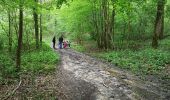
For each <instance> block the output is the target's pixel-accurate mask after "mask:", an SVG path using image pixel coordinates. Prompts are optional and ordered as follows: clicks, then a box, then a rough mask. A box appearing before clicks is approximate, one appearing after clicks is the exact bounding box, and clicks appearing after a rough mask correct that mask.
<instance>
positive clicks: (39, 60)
mask: <svg viewBox="0 0 170 100" xmlns="http://www.w3.org/2000/svg"><path fill="white" fill-rule="evenodd" d="M58 61H59V55H58V54H57V53H55V52H54V51H53V50H52V49H51V48H50V47H49V46H48V45H45V44H43V47H42V48H41V49H40V50H34V51H31V52H25V53H24V54H23V56H22V70H23V71H24V72H29V71H30V72H34V73H48V72H50V71H54V70H55V68H56V66H55V65H56V64H57V62H58Z"/></svg>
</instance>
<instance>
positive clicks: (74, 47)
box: [71, 44, 86, 52]
mask: <svg viewBox="0 0 170 100" xmlns="http://www.w3.org/2000/svg"><path fill="white" fill-rule="evenodd" d="M71 47H72V48H73V49H75V50H77V51H79V52H84V51H85V50H86V49H85V47H84V46H82V45H79V44H73V45H72V46H71Z"/></svg>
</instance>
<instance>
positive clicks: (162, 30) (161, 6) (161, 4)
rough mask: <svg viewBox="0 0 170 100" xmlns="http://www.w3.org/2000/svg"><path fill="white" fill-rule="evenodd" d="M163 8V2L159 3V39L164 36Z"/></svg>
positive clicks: (163, 0)
mask: <svg viewBox="0 0 170 100" xmlns="http://www.w3.org/2000/svg"><path fill="white" fill-rule="evenodd" d="M164 7H165V0H162V1H160V13H161V32H160V33H159V39H163V37H164V35H163V33H164Z"/></svg>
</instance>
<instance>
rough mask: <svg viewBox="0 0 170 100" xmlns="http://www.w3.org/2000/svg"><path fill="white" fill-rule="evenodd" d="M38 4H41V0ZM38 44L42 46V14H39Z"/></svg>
mask: <svg viewBox="0 0 170 100" xmlns="http://www.w3.org/2000/svg"><path fill="white" fill-rule="evenodd" d="M40 3H42V0H40ZM40 44H41V46H42V14H40Z"/></svg>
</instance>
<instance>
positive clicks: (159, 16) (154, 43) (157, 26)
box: [152, 0, 165, 48]
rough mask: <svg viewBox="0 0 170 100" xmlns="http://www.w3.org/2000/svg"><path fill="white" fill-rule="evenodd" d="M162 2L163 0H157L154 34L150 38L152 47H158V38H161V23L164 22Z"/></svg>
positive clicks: (163, 2)
mask: <svg viewBox="0 0 170 100" xmlns="http://www.w3.org/2000/svg"><path fill="white" fill-rule="evenodd" d="M164 4H165V0H158V3H157V15H156V20H155V27H154V35H153V40H152V47H153V48H157V47H158V39H159V38H163V30H164V29H163V28H164V27H163V26H164V25H163V24H164Z"/></svg>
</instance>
